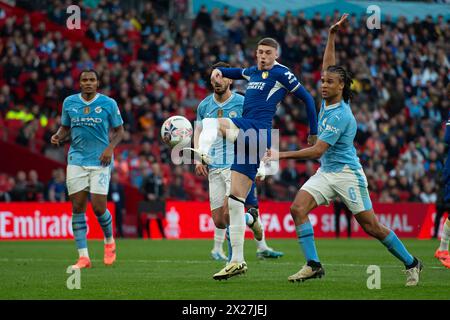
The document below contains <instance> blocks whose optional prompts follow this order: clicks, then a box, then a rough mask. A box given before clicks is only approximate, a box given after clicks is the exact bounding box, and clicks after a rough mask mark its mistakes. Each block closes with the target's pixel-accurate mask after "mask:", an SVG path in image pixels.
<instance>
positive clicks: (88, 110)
mask: <svg viewBox="0 0 450 320" xmlns="http://www.w3.org/2000/svg"><path fill="white" fill-rule="evenodd" d="M83 113H84V114H89V113H91V108H90V107H84V109H83Z"/></svg>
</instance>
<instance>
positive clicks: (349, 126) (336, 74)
mask: <svg viewBox="0 0 450 320" xmlns="http://www.w3.org/2000/svg"><path fill="white" fill-rule="evenodd" d="M346 18H347V15H344V16H343V17H342V18H341V19H340V20H339V22H337V23H336V24H334V25H333V26H332V27H331V28H330V31H329V37H328V41H327V46H326V49H325V53H324V58H323V66H322V97H323V102H322V107H321V110H320V113H319V137H318V140H317V143H316V144H315V145H314V146H313V147H310V148H306V149H303V150H299V151H292V152H279V153H278V152H277V151H275V150H269V151H268V152H267V154H266V157H265V160H264V161H274V160H278V159H298V160H307V159H317V158H320V162H321V167H320V168H319V170H318V171H317V172H316V174H315V175H314V176H312V177H311V178H310V179H309V180H308V181H307V182H306V183H305V184H304V185H303V186H302V187H301V189H300V191H299V192H298V193H297V196H296V198H295V200H294V202H293V204H292V206H291V215H292V218H293V219H294V222H295V226H296V231H297V237H298V241H299V244H300V247H301V249H302V251H303V254H304V256H305V259H306V264H305V265H304V266H303V268H301V270H300V271H299V272H297V273H296V274H294V275H292V276H290V277H289V278H288V280H289V281H291V282H294V281H305V280H307V279H311V278H320V277H322V276H323V275H324V274H325V272H324V269H323V267H322V265H321V263H320V260H319V256H318V255H317V251H316V246H315V243H314V230H313V227H312V225H311V222H310V221H309V218H308V214H309V212H311V210H313V209H314V208H316V207H317V206H320V205H322V204H328V203H329V201H330V200H332V199H334V198H336V197H339V198H341V200H342V201H343V202H344V203H345V204H346V205H347V207H348V208H349V209H350V210H351V211H352V213H353V214H354V216H355V219H356V220H357V221H358V223H359V224H360V225H361V227H362V228H363V229H364V231H365V232H367V233H368V234H369V235H371V236H372V237H374V238H376V239H378V240H379V241H380V242H382V243H383V245H385V246H386V247H387V249H388V250H389V252H391V253H392V254H393V255H394V256H395V257H396V258H397V259H399V260H400V261H401V262H402V263H403V264H404V265H405V267H406V275H407V279H406V285H407V286H416V285H417V284H418V282H419V273H420V271H421V270H422V263H421V262H420V261H419V260H418V259H417V258H415V257H413V256H412V255H411V254H410V253H409V252H408V251H407V250H406V248H405V246H404V245H403V243H402V242H401V241H400V239H399V238H398V237H397V236H396V234H395V233H394V231H392V230H389V229H388V228H387V227H385V226H384V225H382V224H381V223H379V222H378V219H377V217H376V215H375V212H374V211H373V209H372V203H371V201H370V197H369V191H368V189H367V179H366V177H365V175H364V171H363V169H362V167H361V164H360V162H359V159H358V156H357V154H356V150H355V147H354V146H353V140H354V138H355V135H356V130H357V127H356V120H355V117H354V116H353V114H352V110H351V109H350V106H349V104H348V103H349V100H350V98H351V89H350V86H351V83H352V79H351V77H350V75H349V74H348V73H347V71H345V69H344V68H342V67H339V66H336V59H335V53H334V52H335V50H334V39H335V34H336V31H337V30H338V28H339V26H340V25H341V24H342V23H343V22H344V21H345V19H346Z"/></svg>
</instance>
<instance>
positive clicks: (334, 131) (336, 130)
mask: <svg viewBox="0 0 450 320" xmlns="http://www.w3.org/2000/svg"><path fill="white" fill-rule="evenodd" d="M325 131H331V132H333V133H338V132H339V129H338V128H336V127H333V126H332V125H329V124H327V125H326V127H325Z"/></svg>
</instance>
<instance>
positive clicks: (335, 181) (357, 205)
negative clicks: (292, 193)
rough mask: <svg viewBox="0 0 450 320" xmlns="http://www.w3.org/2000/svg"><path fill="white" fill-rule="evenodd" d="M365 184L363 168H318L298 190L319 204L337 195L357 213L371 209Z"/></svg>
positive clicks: (325, 202)
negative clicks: (337, 169)
mask: <svg viewBox="0 0 450 320" xmlns="http://www.w3.org/2000/svg"><path fill="white" fill-rule="evenodd" d="M367 186H368V184H367V179H366V175H365V174H364V171H363V169H359V170H353V169H351V168H350V167H348V166H345V167H344V168H343V170H342V171H341V172H323V171H322V170H321V169H320V168H319V170H317V172H316V174H315V175H313V176H312V177H311V178H309V180H308V181H306V183H305V184H304V185H303V186H302V187H301V188H300V190H305V191H307V192H308V193H309V194H311V195H312V196H313V198H314V199H315V200H316V202H317V205H319V206H320V205H322V204H329V202H330V200H333V199H335V198H336V197H339V198H341V200H342V201H343V202H344V203H345V205H346V206H347V207H348V208H349V209H350V211H351V212H352V213H353V214H357V213H360V212H362V211H366V210H370V209H372V202H371V201H370V196H369V191H368V189H367Z"/></svg>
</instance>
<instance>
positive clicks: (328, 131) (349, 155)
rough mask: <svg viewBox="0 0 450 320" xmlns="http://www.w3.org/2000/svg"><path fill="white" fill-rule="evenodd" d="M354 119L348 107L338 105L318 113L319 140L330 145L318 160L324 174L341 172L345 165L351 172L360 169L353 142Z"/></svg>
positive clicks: (343, 103) (342, 104)
mask: <svg viewBox="0 0 450 320" xmlns="http://www.w3.org/2000/svg"><path fill="white" fill-rule="evenodd" d="M356 130H357V127H356V119H355V117H354V116H353V113H352V110H351V109H350V106H349V105H348V104H347V103H345V102H344V101H343V100H341V102H340V103H337V104H334V105H330V106H327V107H325V101H322V107H321V108H320V112H319V137H318V138H319V139H320V140H322V141H325V142H326V143H328V144H329V145H330V147H329V148H328V150H327V151H326V152H325V153H324V154H323V155H322V157H321V158H320V163H321V166H320V167H321V170H323V171H324V172H341V171H342V170H343V168H344V166H345V165H347V166H349V167H350V169H352V170H358V169H360V168H361V164H360V162H359V158H358V156H357V154H356V149H355V147H354V146H353V140H354V139H355V135H356Z"/></svg>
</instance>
